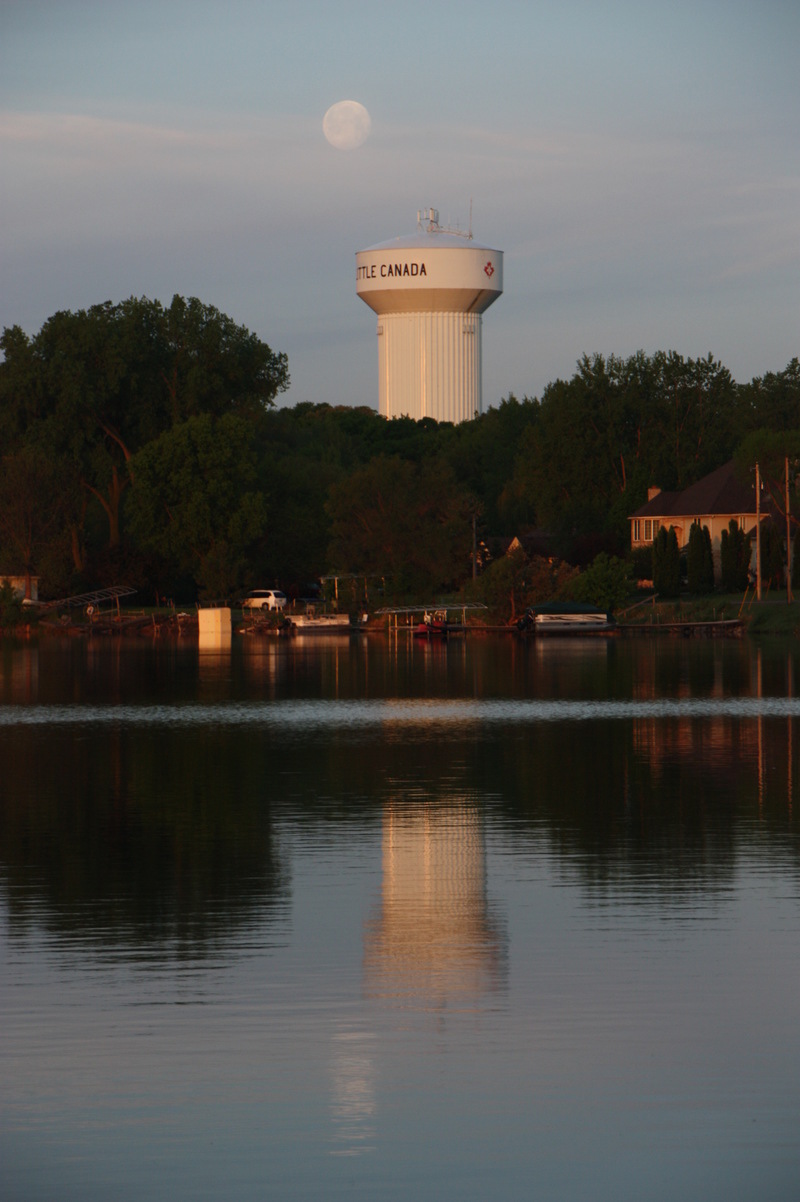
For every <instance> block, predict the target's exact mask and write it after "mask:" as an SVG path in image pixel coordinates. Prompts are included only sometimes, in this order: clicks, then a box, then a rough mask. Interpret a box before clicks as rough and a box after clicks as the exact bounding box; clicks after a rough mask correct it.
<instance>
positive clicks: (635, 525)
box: [631, 518, 641, 543]
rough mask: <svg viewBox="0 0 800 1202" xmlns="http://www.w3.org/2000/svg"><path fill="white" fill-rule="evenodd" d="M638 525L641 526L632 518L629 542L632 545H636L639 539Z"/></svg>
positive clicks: (636, 519)
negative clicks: (631, 535)
mask: <svg viewBox="0 0 800 1202" xmlns="http://www.w3.org/2000/svg"><path fill="white" fill-rule="evenodd" d="M640 525H641V523H640V522H639V519H638V518H634V519H633V537H632V539H631V541H632V542H634V543H638V541H639V539H640V538H641V531H640Z"/></svg>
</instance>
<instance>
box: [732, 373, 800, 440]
mask: <svg viewBox="0 0 800 1202" xmlns="http://www.w3.org/2000/svg"><path fill="white" fill-rule="evenodd" d="M798 414H800V360H799V359H792V361H791V362H790V363H789V364H788V365H787V366H786V367H785V368H784V370H783V371H779V372H767V374H766V375H765V376H760V377H756V378H755V379H754V380H752V381H751V383H749V384H741V385H740V386H739V388H738V390H737V407H736V425H737V433H738V439H737V441H738V440H742V439H744V438H745V437H746V436H747V435H748V434H750V433H753V432H754V431H756V430H774V431H779V430H793V429H796V428H797V420H798Z"/></svg>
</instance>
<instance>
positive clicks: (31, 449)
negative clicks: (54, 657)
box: [0, 446, 71, 598]
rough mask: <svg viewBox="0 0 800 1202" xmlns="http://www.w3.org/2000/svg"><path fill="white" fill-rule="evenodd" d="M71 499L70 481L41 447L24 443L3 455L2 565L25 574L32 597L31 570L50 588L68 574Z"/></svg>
mask: <svg viewBox="0 0 800 1202" xmlns="http://www.w3.org/2000/svg"><path fill="white" fill-rule="evenodd" d="M70 500H71V497H70V488H69V481H68V480H67V481H65V480H64V479H63V477H62V476H60V474H59V471H58V465H57V464H54V463H53V462H51V460H49V459H48V457H47V456H46V455H45V454H44V452H43V451H42V450H41V449H40V448H39V447H35V446H22V447H20V449H19V450H17V451H16V452H15V453H14V454H13V455H7V456H6V457H5V458H4V459H3V461H2V471H0V568H2V570H3V571H5V572H8V573H14V574H19V575H24V576H25V596H26V597H27V598H30V596H31V576H41V577H42V591H43V592H44V593H45V594H46V593H47V592H48V591H50V590H51V589H52V587H53V586H55V585H57V584H58V583H60V581H61V580H62V579H63V566H64V563H65V561H66V560H67V559H68V555H69V542H68V537H69V536H68V529H67V522H66V518H65V515H66V513H67V512H68V508H69V504H70Z"/></svg>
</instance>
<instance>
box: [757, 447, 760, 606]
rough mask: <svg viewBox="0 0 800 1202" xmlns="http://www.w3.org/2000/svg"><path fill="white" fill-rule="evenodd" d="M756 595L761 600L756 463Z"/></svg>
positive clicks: (758, 497)
mask: <svg viewBox="0 0 800 1202" xmlns="http://www.w3.org/2000/svg"><path fill="white" fill-rule="evenodd" d="M756 597H757V598H758V600H759V601H760V600H761V474H760V472H759V470H758V464H756Z"/></svg>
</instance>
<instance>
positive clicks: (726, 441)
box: [509, 352, 735, 541]
mask: <svg viewBox="0 0 800 1202" xmlns="http://www.w3.org/2000/svg"><path fill="white" fill-rule="evenodd" d="M734 402H735V385H734V383H733V380H732V378H731V376H730V373H729V372H728V371H727V369H726V368H724V367H723V366H722V365H721V364H720V363H718V362H717V361H715V360H714V359H713V358H712V357H711V356H708V357H707V358H706V359H698V360H692V359H684V358H683V357H682V356H680V355H677V354H676V353H675V352H669V354H664V353H661V352H659V353H658V354H656V355H653V356H652V357H648V356H646V355H645V354H644V353H643V352H639V353H638V354H636V355H633V356H631V357H630V358H629V359H618V358H616V357H614V356H611V357H609V358H608V359H605V358H604V357H603V356H602V355H594V356H592V357H591V358H590V357H588V356H584V357H583V359H581V360H580V361H579V363H578V369H577V371H576V373H575V375H574V376H573V377H572V379H571V380H570V381H568V382H565V381H563V380H557V381H556V382H555V383H554V384H550V385H548V387H547V388H546V389H545V391H544V394H543V396H542V400H541V403H540V405H539V411H538V415H537V418H536V420H535V421H534V422H532V423H531V424H530V425H529V426H528V427H527V428H526V429H525V431H524V433H523V435H522V437H521V440H520V451H519V455H518V457H517V460H516V463H515V467H514V475H513V479H512V481H511V484H510V486H509V491H510V492H511V493H513V495H514V496H515V497H516V498H517V499H518V501H524V502H525V503H526V504H527V505H528V506H529V509H530V511H533V512H535V514H536V520H537V522H538V524H539V525H541V526H544V527H546V528H548V529H550V530H552V531H554V532H556V533H560V535H561V537H562V539H563V538H565V537H567V536H568V535H570V534H575V533H586V532H589V531H598V532H599V531H616V533H617V535H618V537H619V539H620V541H621V540H622V538H623V537H624V533H623V532H624V529H625V524H626V521H627V517H628V515H629V514H630V513H631V512H632V511H633V510H634V509H635V508H637V507H638V506H639V505H641V504H642V503H643V501H644V500H645V498H646V496H647V488H648V486H649V485H651V484H654V483H657V484H659V486H660V487H662V488H666V489H680V488H684V487H686V486H687V485H688V484H691V483H693V482H694V481H695V480H697V479H699V478H700V477H701V476H702V475H704V474H705V473H707V472H709V471H711V470H712V469H713V468H715V467H718V466H719V464H720V463H722V462H724V461H725V459H726V458H727V457H729V456H730V454H731V453H732V449H733V439H734V433H733V426H732V418H731V414H732V411H733V408H734Z"/></svg>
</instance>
